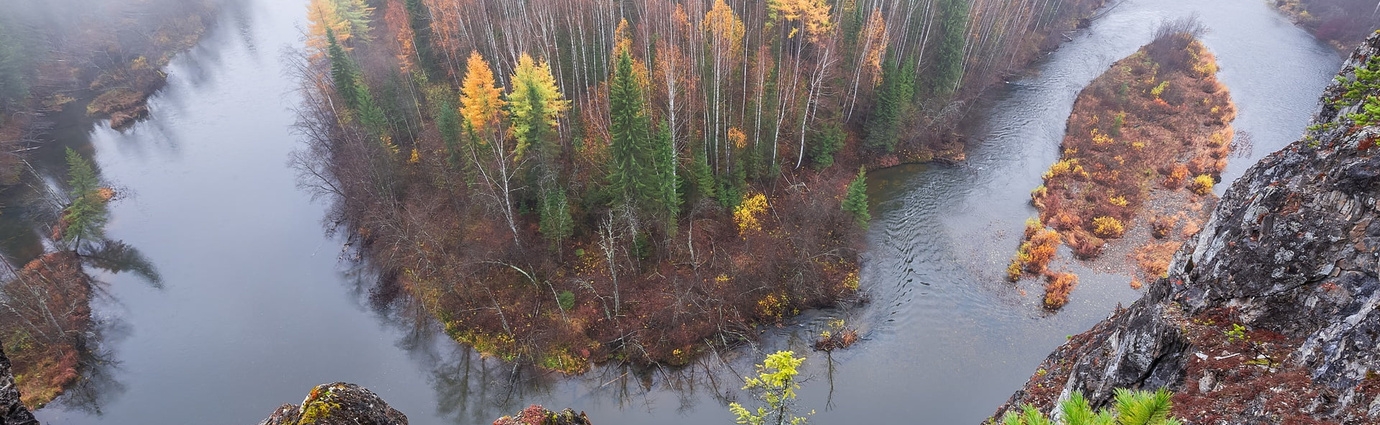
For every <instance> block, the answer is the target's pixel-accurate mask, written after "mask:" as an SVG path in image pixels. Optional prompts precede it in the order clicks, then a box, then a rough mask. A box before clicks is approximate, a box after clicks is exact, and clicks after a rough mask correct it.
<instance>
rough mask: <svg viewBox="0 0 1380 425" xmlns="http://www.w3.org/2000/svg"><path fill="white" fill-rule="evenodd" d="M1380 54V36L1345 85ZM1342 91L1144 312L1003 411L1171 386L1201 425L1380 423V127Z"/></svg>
mask: <svg viewBox="0 0 1380 425" xmlns="http://www.w3.org/2000/svg"><path fill="white" fill-rule="evenodd" d="M1377 54H1380V33H1377V34H1374V35H1372V36H1371V37H1370V39H1369V40H1367V41H1366V43H1364V44H1362V46H1361V47H1360V48H1358V50H1357V51H1356V52H1355V53H1354V54H1352V56H1351V59H1350V60H1349V61H1348V62H1347V63H1346V65H1345V66H1344V67H1343V69H1342V72H1341V76H1342V77H1343V78H1344V79H1346V80H1351V79H1354V74H1355V69H1356V68H1357V67H1363V66H1365V62H1366V60H1368V59H1369V58H1370V57H1372V56H1375V55H1377ZM1341 94H1342V87H1341V85H1340V84H1339V83H1335V82H1334V83H1333V85H1332V86H1330V87H1329V88H1328V89H1327V91H1326V92H1325V93H1324V95H1323V99H1324V106H1323V107H1322V109H1321V110H1320V111H1319V112H1318V113H1317V115H1316V116H1315V117H1314V122H1315V123H1317V124H1324V125H1322V126H1319V127H1317V129H1315V130H1311V132H1310V134H1309V135H1308V137H1306V138H1305V139H1304V140H1301V141H1299V142H1295V143H1294V144H1292V145H1290V146H1289V147H1287V148H1285V149H1284V150H1282V151H1280V152H1276V153H1274V154H1272V155H1270V156H1269V157H1267V158H1265V159H1263V160H1262V161H1261V162H1260V163H1259V164H1257V165H1255V166H1254V167H1252V168H1251V169H1250V170H1249V171H1247V172H1246V175H1245V176H1243V177H1242V178H1241V179H1240V180H1238V181H1237V182H1236V183H1234V184H1233V185H1232V187H1231V189H1230V190H1228V191H1227V192H1226V194H1225V195H1224V196H1223V197H1222V200H1221V202H1220V203H1219V204H1218V207H1217V209H1216V210H1215V211H1214V212H1213V214H1212V217H1211V218H1210V219H1209V221H1208V224H1207V225H1205V226H1204V228H1203V230H1202V231H1201V232H1200V233H1199V234H1198V235H1197V236H1196V237H1194V238H1193V239H1190V240H1189V241H1188V242H1187V243H1186V244H1185V245H1184V247H1183V248H1182V249H1181V250H1180V251H1179V252H1178V254H1176V255H1175V258H1174V261H1173V263H1172V264H1171V266H1170V270H1169V276H1168V277H1167V278H1165V279H1161V280H1159V281H1158V282H1155V283H1154V284H1153V286H1152V287H1151V288H1150V289H1149V291H1148V292H1147V294H1146V295H1145V297H1144V298H1142V299H1141V300H1139V301H1137V302H1136V303H1135V304H1132V305H1131V306H1130V307H1129V308H1126V309H1121V310H1118V311H1117V312H1116V313H1114V314H1113V315H1112V316H1111V317H1110V318H1108V319H1107V320H1105V321H1103V322H1102V323H1100V324H1098V325H1097V326H1095V327H1094V328H1093V329H1092V330H1089V331H1088V332H1085V333H1083V334H1081V335H1078V336H1075V337H1073V338H1071V339H1070V341H1069V342H1068V343H1066V344H1065V345H1063V346H1061V347H1060V348H1059V349H1058V350H1057V351H1055V353H1054V354H1052V355H1050V357H1049V358H1048V359H1046V360H1045V362H1044V363H1043V364H1042V365H1041V368H1040V370H1038V371H1037V372H1036V375H1035V376H1034V377H1032V378H1031V380H1030V382H1029V383H1027V384H1026V386H1025V388H1023V389H1021V390H1020V391H1018V392H1016V394H1015V395H1013V396H1012V397H1011V399H1010V400H1009V401H1008V402H1007V404H1005V405H1003V406H1002V407H1001V408H1000V409H999V410H998V411H997V417H1000V416H1001V415H1002V414H1004V413H1005V412H1006V411H1007V410H1010V409H1012V408H1014V407H1015V406H1018V405H1020V404H1022V403H1032V404H1034V405H1036V406H1037V407H1039V408H1040V409H1041V410H1043V411H1046V412H1048V411H1049V410H1050V407H1051V406H1052V405H1053V404H1055V403H1056V402H1057V401H1058V400H1060V399H1062V398H1066V397H1068V396H1069V394H1071V393H1072V392H1073V391H1081V392H1083V394H1084V395H1085V396H1087V397H1088V399H1089V401H1091V402H1092V403H1093V404H1094V405H1096V406H1105V405H1107V403H1108V401H1109V400H1110V399H1111V397H1112V396H1113V394H1112V390H1113V389H1114V388H1118V387H1128V388H1147V389H1149V388H1157V387H1168V388H1169V389H1171V390H1174V391H1176V395H1175V398H1174V402H1175V409H1174V413H1175V415H1176V416H1179V417H1181V418H1184V419H1188V420H1189V421H1190V422H1192V423H1210V424H1246V423H1380V397H1378V396H1380V377H1377V372H1380V311H1377V308H1378V307H1380V270H1378V269H1377V264H1380V256H1378V255H1377V250H1380V207H1378V206H1377V204H1376V200H1377V198H1380V147H1377V146H1376V144H1377V139H1380V126H1370V127H1358V126H1355V125H1354V124H1353V123H1352V121H1351V120H1350V119H1348V118H1347V115H1348V114H1350V113H1353V112H1356V111H1357V110H1358V109H1359V108H1360V105H1359V104H1353V105H1343V106H1342V107H1341V108H1337V107H1334V106H1331V105H1328V103H1329V101H1331V100H1334V99H1340V98H1341Z"/></svg>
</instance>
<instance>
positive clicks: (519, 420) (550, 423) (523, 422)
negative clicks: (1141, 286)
mask: <svg viewBox="0 0 1380 425" xmlns="http://www.w3.org/2000/svg"><path fill="white" fill-rule="evenodd" d="M494 425H589V418H587V417H585V412H580V413H578V414H577V413H575V411H574V410H570V409H565V410H562V411H561V412H560V413H557V412H552V411H550V410H546V408H544V407H541V406H539V405H536V404H533V405H531V406H527V408H526V409H522V411H521V412H518V414H517V416H516V417H513V416H504V417H501V418H498V420H496V421H494Z"/></svg>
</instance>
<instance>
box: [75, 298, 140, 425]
mask: <svg viewBox="0 0 1380 425" xmlns="http://www.w3.org/2000/svg"><path fill="white" fill-rule="evenodd" d="M129 334H130V327H129V324H128V323H126V322H124V321H122V320H120V319H118V318H110V319H104V320H99V321H96V322H95V323H94V324H93V325H92V326H91V330H90V331H89V332H87V334H86V335H85V336H84V337H83V339H82V348H83V350H82V355H81V357H80V358H81V360H80V369H81V372H82V379H81V380H80V381H77V383H76V385H73V386H72V387H71V388H68V389H67V391H66V392H65V393H63V395H62V397H61V398H59V399H58V400H57V403H58V405H59V406H60V407H62V408H63V409H66V410H75V411H80V412H83V413H86V414H88V415H92V416H101V415H102V413H103V412H102V407H103V406H105V405H106V404H108V403H110V401H111V400H114V399H115V398H117V397H119V396H120V395H122V394H124V393H125V391H126V390H127V388H126V387H125V384H123V383H121V382H120V381H119V380H117V379H116V377H115V374H116V372H118V371H119V368H120V363H119V361H118V360H117V359H116V355H115V352H114V350H112V349H111V348H110V346H111V345H114V344H111V343H112V342H114V341H118V340H121V339H124V338H125V337H128V336H129Z"/></svg>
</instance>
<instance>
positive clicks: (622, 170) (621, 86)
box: [609, 52, 651, 207]
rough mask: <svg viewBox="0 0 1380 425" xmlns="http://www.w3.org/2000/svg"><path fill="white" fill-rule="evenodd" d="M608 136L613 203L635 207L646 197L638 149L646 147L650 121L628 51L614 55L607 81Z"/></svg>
mask: <svg viewBox="0 0 1380 425" xmlns="http://www.w3.org/2000/svg"><path fill="white" fill-rule="evenodd" d="M609 112H610V117H609V118H610V123H609V135H610V136H611V137H612V138H613V146H612V147H611V150H610V154H611V156H612V159H613V166H612V167H610V175H609V184H610V186H611V189H612V190H613V194H614V199H615V202H616V203H619V204H625V205H632V206H634V207H637V206H638V205H637V204H639V202H638V200H639V198H644V197H645V194H646V192H647V191H646V190H645V189H647V188H646V187H644V186H645V185H646V183H647V182H646V180H644V179H643V178H644V177H645V174H646V173H645V172H644V171H643V168H644V167H647V166H648V165H651V164H648V163H647V162H645V161H643V160H642V159H643V158H641V157H645V156H647V155H645V153H644V152H641V150H642V148H643V147H644V146H646V145H649V144H650V143H649V142H648V139H650V138H651V134H649V132H648V131H649V127H650V122H649V120H648V119H647V112H646V107H645V104H644V101H643V96H642V88H641V87H640V86H639V85H638V82H637V76H636V75H634V74H633V60H632V56H631V55H629V54H628V52H622V53H620V54H619V55H618V64H617V67H616V68H614V72H613V79H612V81H610V82H609Z"/></svg>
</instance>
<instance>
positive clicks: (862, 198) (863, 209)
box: [843, 167, 872, 229]
mask: <svg viewBox="0 0 1380 425" xmlns="http://www.w3.org/2000/svg"><path fill="white" fill-rule="evenodd" d="M843 210H844V211H847V212H848V213H849V214H852V215H853V219H854V220H857V221H858V225H859V226H862V227H863V228H864V229H866V228H867V225H868V222H869V221H871V220H872V215H871V214H869V213H868V212H867V167H861V168H858V177H857V178H855V179H853V182H852V183H849V184H848V193H847V194H846V195H844V198H843Z"/></svg>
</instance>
